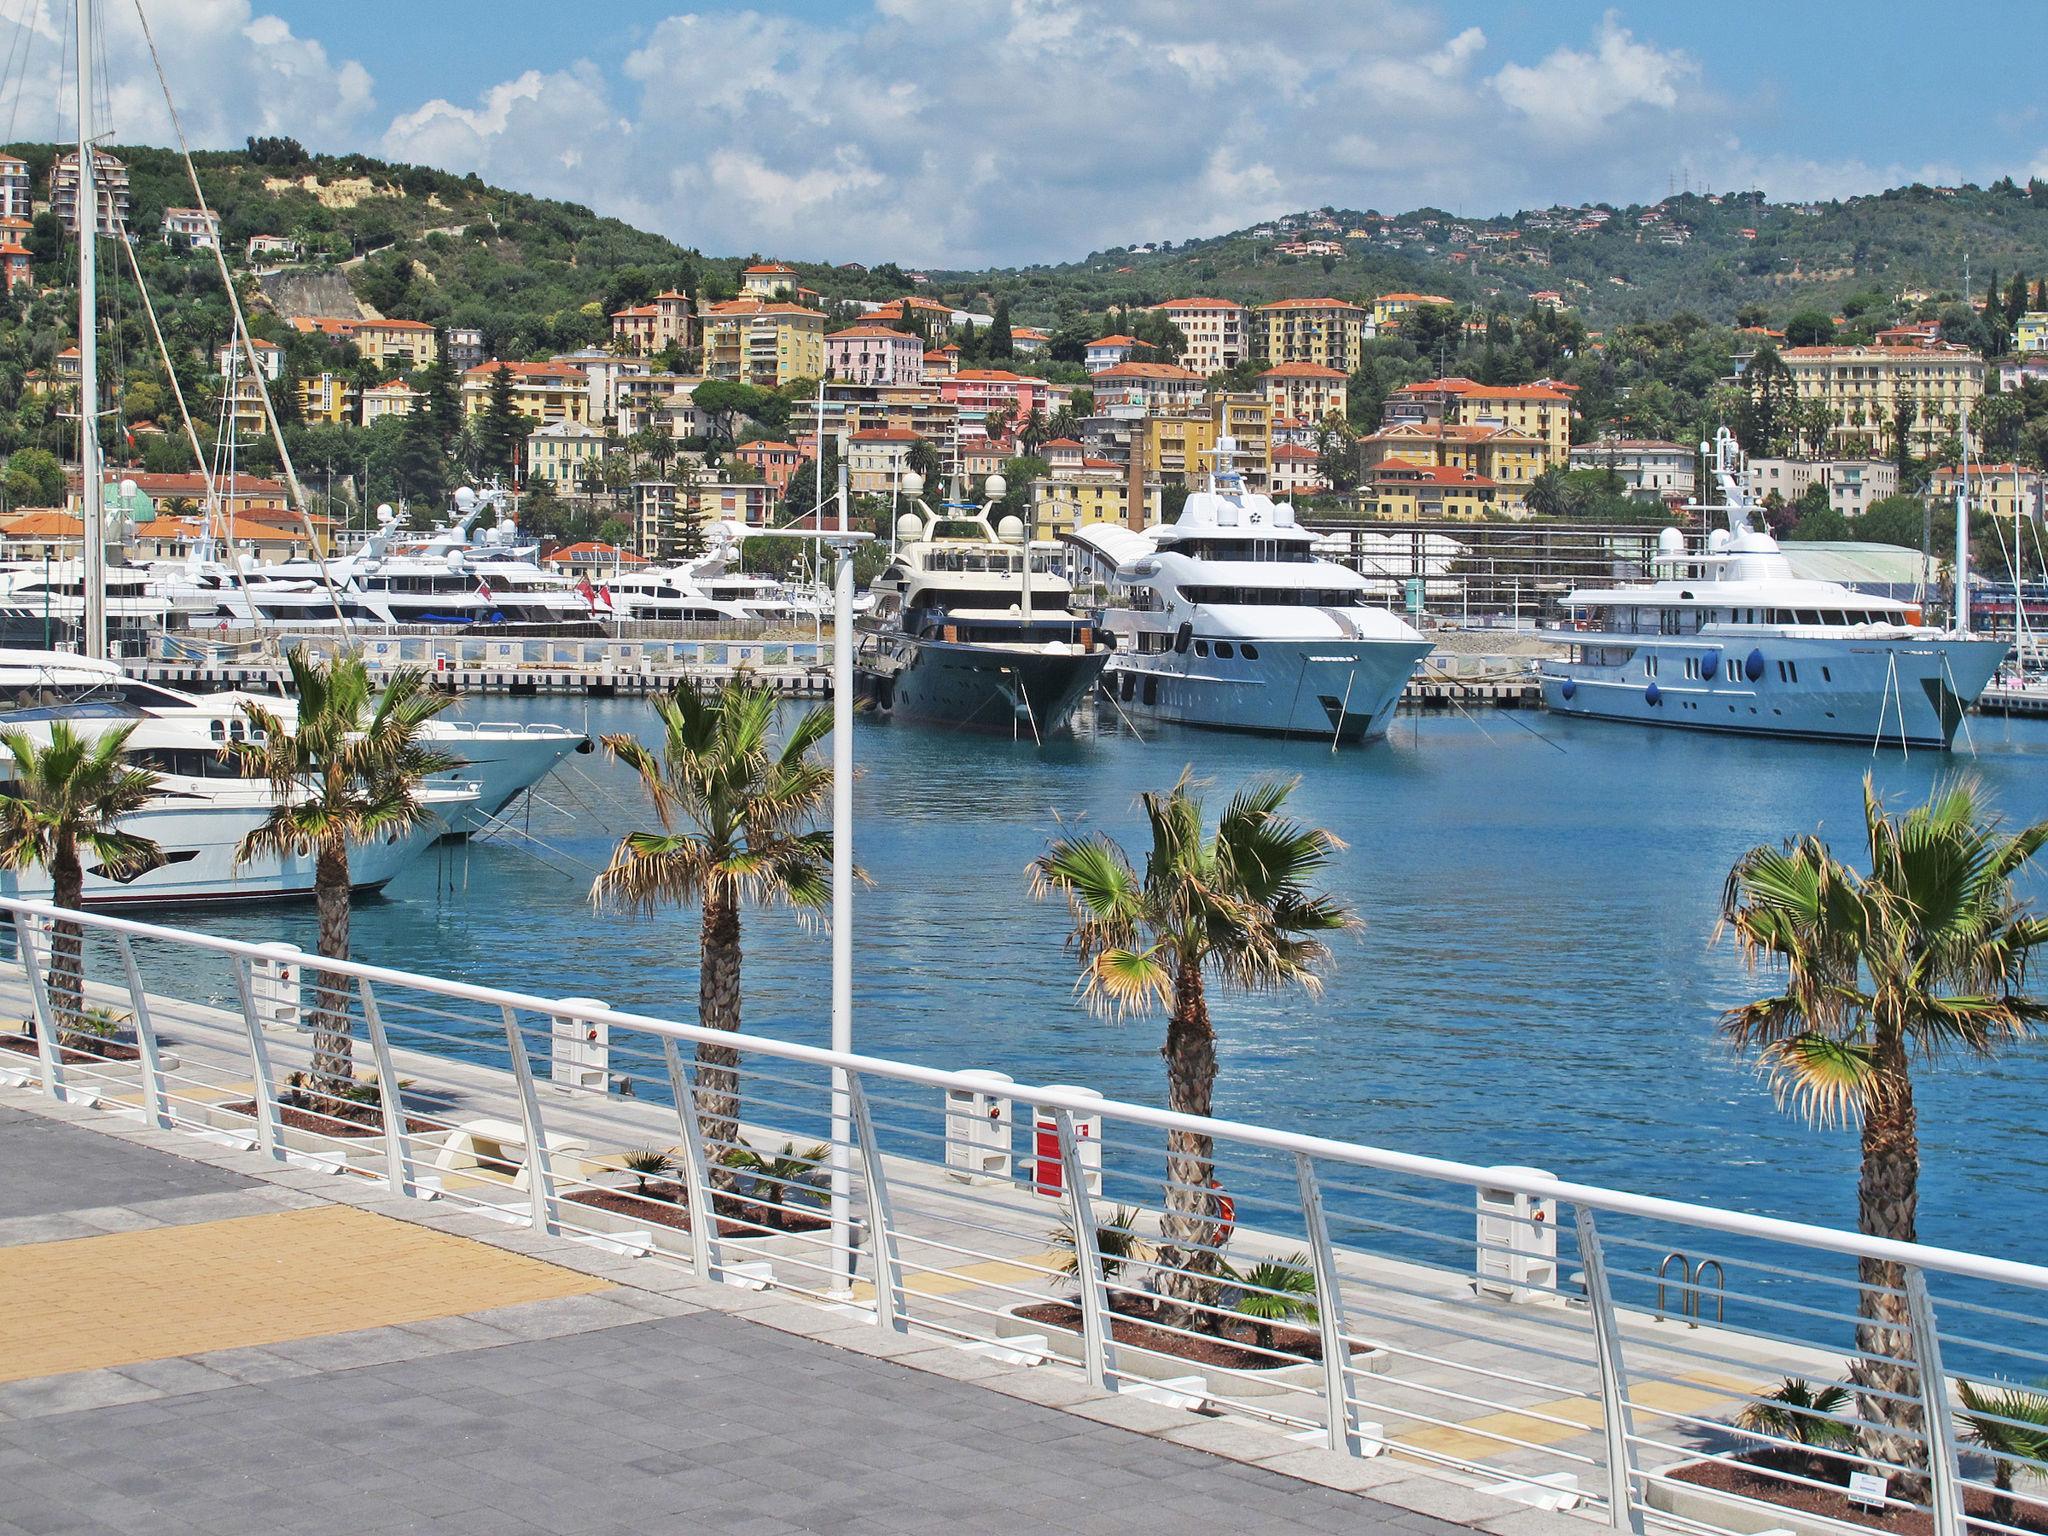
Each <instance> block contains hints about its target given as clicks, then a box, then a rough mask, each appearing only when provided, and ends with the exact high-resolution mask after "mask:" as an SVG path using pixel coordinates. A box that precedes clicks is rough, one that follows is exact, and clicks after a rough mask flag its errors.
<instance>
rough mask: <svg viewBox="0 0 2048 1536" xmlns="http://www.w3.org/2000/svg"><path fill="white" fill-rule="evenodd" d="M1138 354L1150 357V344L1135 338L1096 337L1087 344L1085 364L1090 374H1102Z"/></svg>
mask: <svg viewBox="0 0 2048 1536" xmlns="http://www.w3.org/2000/svg"><path fill="white" fill-rule="evenodd" d="M1140 353H1143V354H1144V355H1146V356H1148V357H1149V356H1150V355H1151V353H1152V347H1151V345H1150V343H1148V342H1143V341H1140V340H1138V338H1137V337H1135V336H1098V337H1096V338H1095V339H1094V340H1093V341H1091V342H1089V343H1088V354H1087V358H1086V364H1087V368H1088V371H1089V372H1090V373H1104V372H1107V371H1108V370H1109V369H1111V368H1116V367H1120V366H1122V365H1123V364H1125V363H1128V362H1129V361H1131V359H1132V358H1134V357H1137V356H1138V355H1139V354H1140Z"/></svg>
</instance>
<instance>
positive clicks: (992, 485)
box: [988, 475, 1010, 501]
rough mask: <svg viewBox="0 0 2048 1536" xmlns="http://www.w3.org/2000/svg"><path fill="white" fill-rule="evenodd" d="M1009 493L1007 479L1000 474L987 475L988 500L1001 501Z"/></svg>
mask: <svg viewBox="0 0 2048 1536" xmlns="http://www.w3.org/2000/svg"><path fill="white" fill-rule="evenodd" d="M1009 493H1010V482H1009V481H1007V480H1005V479H1004V478H1003V477H1002V476H1001V475H990V476H989V477H988V499H989V500H990V501H1001V500H1002V499H1003V498H1004V497H1005V496H1007V495H1008V494H1009Z"/></svg>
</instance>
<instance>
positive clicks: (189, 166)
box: [135, 0, 349, 636]
mask: <svg viewBox="0 0 2048 1536" xmlns="http://www.w3.org/2000/svg"><path fill="white" fill-rule="evenodd" d="M135 19H136V21H137V22H139V23H140V24H141V27H142V40H143V42H144V43H146V44H147V45H148V47H149V62H150V65H151V67H152V68H154V69H155V71H156V82H157V86H158V88H159V89H161V90H162V91H163V95H164V109H165V110H166V111H167V112H169V113H170V117H171V129H172V132H174V133H175V134H176V135H177V139H178V154H179V157H180V158H181V159H182V160H183V161H184V162H185V175H186V177H187V178H188V179H189V180H190V181H191V183H192V197H193V199H194V202H193V206H194V207H195V208H197V209H198V211H199V212H200V214H201V215H202V216H210V215H211V213H212V210H211V208H209V207H208V205H207V201H206V193H205V191H204V190H203V189H202V188H201V187H200V185H199V169H198V167H197V166H195V165H194V164H193V163H192V146H191V144H190V142H189V141H188V140H187V139H186V137H185V123H184V120H183V119H182V118H181V117H179V115H178V104H177V102H176V101H174V100H173V99H172V97H171V82H170V80H169V78H168V77H167V76H166V75H165V74H164V62H163V57H162V56H161V55H160V54H159V53H158V52H157V47H156V35H155V34H154V33H153V32H151V31H150V28H149V17H148V15H147V14H146V13H145V12H144V11H143V8H142V0H135ZM221 244H222V243H221V242H220V241H218V240H216V241H215V242H214V245H213V260H214V265H215V266H216V267H217V268H218V269H219V271H220V281H221V287H222V288H224V289H225V290H226V291H227V296H228V307H229V309H230V310H231V311H232V312H233V315H234V325H235V335H236V337H237V339H239V340H240V341H241V343H242V349H243V353H244V356H245V357H246V359H247V361H248V364H249V376H250V379H251V380H252V381H253V382H254V384H255V385H256V392H257V394H258V395H259V396H260V397H261V399H262V401H263V418H264V420H265V422H266V423H267V424H268V425H269V428H270V435H271V438H272V439H273V440H274V441H275V442H276V444H277V456H278V461H279V462H280V463H281V464H282V465H283V467H284V478H285V484H286V485H287V486H289V487H290V489H291V493H292V507H293V510H295V511H296V512H297V513H298V514H299V524H300V526H301V527H303V528H304V529H305V531H306V547H307V548H308V549H310V550H311V551H312V553H313V561H314V564H315V565H316V566H317V567H318V568H319V571H320V584H321V585H322V586H324V587H325V588H326V589H327V596H328V600H329V601H330V602H331V603H332V604H333V605H334V621H335V623H337V624H338V625H340V626H341V631H342V634H343V635H344V636H346V635H347V633H348V629H349V622H348V615H347V614H345V613H344V612H343V611H342V606H341V590H340V588H339V587H337V586H336V585H335V583H334V577H333V576H332V574H330V573H329V571H328V569H327V556H326V554H325V553H323V552H322V550H321V548H320V540H319V537H318V536H317V535H316V534H315V533H314V531H313V519H312V516H311V514H309V513H308V512H307V510H306V488H305V487H304V486H303V485H301V484H300V483H299V471H298V468H297V467H296V466H295V465H294V464H293V463H292V451H291V449H290V447H289V446H287V445H286V443H285V440H284V429H283V427H282V426H281V425H280V424H279V422H278V419H277V406H276V404H275V403H274V402H273V401H272V400H271V398H270V384H269V381H268V380H267V379H266V378H265V377H264V374H263V368H262V365H261V363H260V362H259V361H258V359H257V356H256V344H255V342H254V340H253V339H252V338H251V336H250V334H249V322H248V319H247V317H246V316H245V315H244V314H243V313H242V295H241V293H240V292H239V291H238V290H237V289H236V287H235V281H234V278H233V276H232V275H231V274H230V273H229V272H228V261H227V255H226V253H225V252H224V251H223V250H222V249H221Z"/></svg>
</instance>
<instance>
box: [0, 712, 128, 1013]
mask: <svg viewBox="0 0 2048 1536" xmlns="http://www.w3.org/2000/svg"><path fill="white" fill-rule="evenodd" d="M134 729H135V727H134V726H133V725H124V726H122V727H121V728H120V729H119V730H113V731H108V732H106V733H104V734H103V735H100V736H96V737H94V738H92V739H91V740H90V741H88V740H86V739H85V738H84V737H82V736H80V735H79V734H78V733H77V732H76V731H74V730H73V729H72V728H71V723H70V722H69V721H67V720H52V721H51V722H50V739H49V741H48V742H47V743H43V744H38V743H37V742H36V741H35V740H34V739H33V738H31V737H30V736H29V734H28V732H26V731H23V730H18V729H17V730H8V731H0V747H4V748H5V749H6V752H7V755H8V757H9V758H10V759H11V760H12V761H11V763H10V765H9V766H10V770H11V771H10V773H9V778H10V779H11V781H12V782H11V783H10V784H9V786H8V789H7V792H6V793H0V865H4V866H5V867H7V868H8V869H27V868H28V867H29V866H31V865H39V866H41V867H42V868H43V869H45V870H47V871H48V872H49V876H50V887H51V890H50V901H51V903H52V904H53V905H55V906H59V907H64V908H67V909H69V910H71V911H77V910H79V909H80V908H81V907H83V906H84V905H85V867H84V863H83V861H82V860H81V859H80V857H79V850H80V849H81V848H83V849H85V850H87V851H89V852H90V853H91V854H92V856H93V858H94V859H96V860H98V862H99V866H100V868H102V869H103V870H105V871H106V873H107V874H108V875H110V876H113V877H115V878H121V877H124V876H131V875H138V874H141V873H143V872H145V871H147V870H150V869H154V868H155V867H156V866H157V865H158V864H159V863H161V862H162V861H163V851H162V850H161V849H160V848H158V847H157V845H156V844H155V843H153V842H152V841H150V840H149V839H148V838H146V837H138V836H136V835H135V834H134V833H132V832H123V831H122V830H121V828H120V822H121V818H122V817H124V816H128V815H131V814H133V813H134V812H136V811H139V810H141V809H142V807H143V804H144V803H145V802H146V801H147V800H148V799H149V797H150V796H151V795H152V794H154V793H155V792H156V775H155V774H153V773H151V772H149V771H148V770H147V769H143V768H131V767H129V766H128V764H127V762H126V760H125V759H124V757H123V756H122V754H123V752H124V751H125V750H126V748H127V745H128V737H129V735H130V734H131V733H132V732H133V731H134ZM50 937H51V943H50V1003H51V1010H52V1012H53V1013H54V1014H55V1016H56V1021H57V1032H58V1039H59V1041H61V1040H62V1038H63V1036H64V1034H65V1032H66V1031H69V1030H72V1029H75V1028H77V1026H78V1024H79V1022H80V1020H81V1018H82V1016H83V1012H84V1000H85V965H84V949H85V936H84V934H83V932H82V931H81V930H80V928H79V926H78V924H77V923H75V922H72V921H70V920H69V919H66V918H59V919H58V920H57V922H56V923H55V925H54V926H53V928H52V931H51V936H50ZM22 958H23V959H24V960H26V959H27V958H28V957H27V956H26V955H24V956H23V957H22Z"/></svg>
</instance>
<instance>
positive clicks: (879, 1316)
mask: <svg viewBox="0 0 2048 1536" xmlns="http://www.w3.org/2000/svg"><path fill="white" fill-rule="evenodd" d="M846 1097H847V1103H848V1106H849V1107H850V1108H851V1109H852V1110H853V1132H854V1135H855V1136H856V1137H857V1138H859V1141H860V1165H861V1170H862V1173H863V1175H864V1177H865V1178H866V1179H867V1183H868V1249H869V1251H870V1252H871V1253H873V1254H874V1256H875V1258H874V1269H875V1321H876V1322H877V1323H878V1324H880V1325H881V1326H882V1327H884V1328H887V1329H889V1330H890V1331H891V1332H894V1333H908V1332H909V1331H910V1296H909V1293H908V1292H907V1291H906V1290H905V1289H904V1285H903V1257H902V1255H901V1254H900V1253H898V1252H897V1249H896V1218H895V1215H894V1212H893V1210H892V1209H891V1207H890V1204H889V1183H888V1180H887V1178H886V1177H885V1176H884V1175H883V1173H882V1152H881V1148H880V1147H879V1146H877V1145H876V1143H875V1124H874V1121H873V1120H872V1119H870V1118H869V1116H868V1095H867V1089H866V1087H865V1086H864V1085H863V1084H862V1083H861V1080H860V1074H859V1073H857V1072H848V1073H847V1074H846ZM851 1237H852V1234H851V1233H845V1234H843V1235H841V1236H840V1237H839V1241H841V1242H846V1243H847V1244H848V1247H849V1252H848V1255H847V1258H848V1267H847V1269H846V1271H845V1272H846V1273H847V1274H849V1275H850V1274H852V1273H853V1270H852V1263H851V1260H852V1253H851V1251H850V1249H851V1241H850V1239H851Z"/></svg>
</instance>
